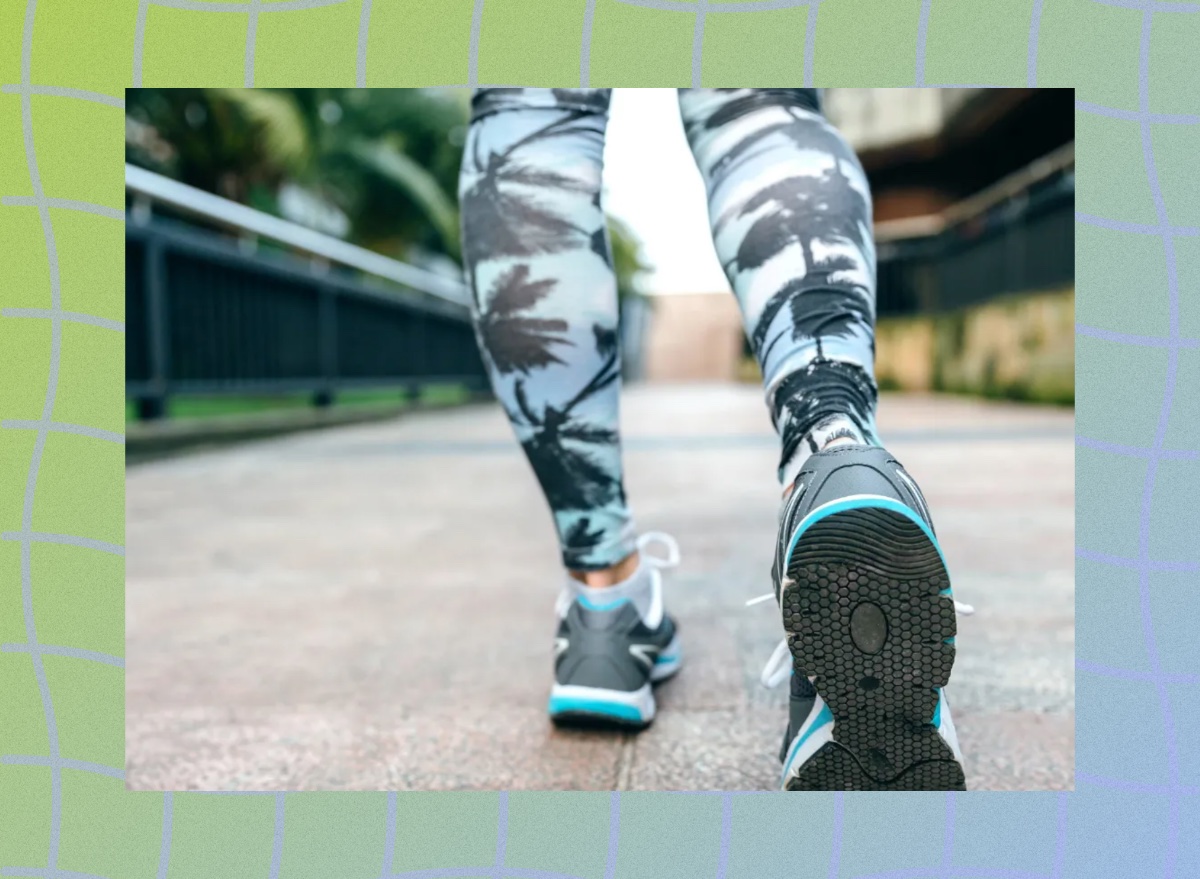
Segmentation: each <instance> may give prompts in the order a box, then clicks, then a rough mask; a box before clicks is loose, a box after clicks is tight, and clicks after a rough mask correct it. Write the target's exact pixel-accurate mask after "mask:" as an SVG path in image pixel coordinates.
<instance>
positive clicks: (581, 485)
mask: <svg viewBox="0 0 1200 879" xmlns="http://www.w3.org/2000/svg"><path fill="white" fill-rule="evenodd" d="M608 100H609V90H607V89H481V90H479V91H477V92H476V93H475V96H474V99H473V101H472V122H471V127H470V130H469V132H468V136H467V142H466V146H465V150H464V155H463V165H462V173H461V177H460V184H459V197H460V200H461V204H462V217H463V252H464V256H465V261H466V267H467V275H468V279H469V283H470V286H471V290H472V294H473V296H472V299H473V309H474V319H475V328H476V333H477V337H478V340H479V346H480V349H481V350H482V352H483V355H484V359H485V361H486V363H487V366H488V370H489V373H490V376H491V380H492V385H493V387H494V389H495V391H496V396H497V397H498V398H499V400H500V402H501V403H502V404H503V406H504V408H505V409H506V410H507V412H508V415H509V418H510V419H511V421H512V424H513V428H514V429H515V431H516V433H517V437H518V438H519V440H520V441H521V444H522V446H523V447H524V449H525V453H526V455H527V456H528V458H529V462H530V464H531V465H532V466H533V470H534V473H535V474H536V475H537V478H538V481H539V482H540V483H541V487H542V491H543V492H544V494H545V496H546V500H547V501H548V502H549V505H550V509H551V512H552V513H553V515H554V521H555V525H556V527H557V530H558V536H559V543H560V546H561V547H562V556H563V564H564V566H565V567H566V568H567V569H569V570H574V571H589V570H598V569H602V568H606V567H609V566H612V565H615V564H616V563H617V562H620V561H621V560H622V559H624V558H625V557H626V556H628V555H629V554H630V553H632V552H633V550H634V547H635V542H634V541H635V539H636V534H635V532H634V527H633V520H632V516H631V515H630V512H629V507H628V505H627V504H626V500H625V489H624V486H623V482H622V469H621V449H620V440H619V437H618V435H617V396H618V391H619V388H620V361H619V358H618V346H617V314H618V311H617V285H616V278H615V276H614V274H613V270H612V255H611V253H610V249H609V242H608V236H607V228H606V226H605V222H604V214H603V211H602V210H601V207H600V172H601V164H602V155H603V149H604V129H605V125H606V123H607V120H608Z"/></svg>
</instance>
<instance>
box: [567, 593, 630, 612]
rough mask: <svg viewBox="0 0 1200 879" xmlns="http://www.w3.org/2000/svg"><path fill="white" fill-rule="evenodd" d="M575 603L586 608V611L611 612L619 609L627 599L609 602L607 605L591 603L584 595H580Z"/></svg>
mask: <svg viewBox="0 0 1200 879" xmlns="http://www.w3.org/2000/svg"><path fill="white" fill-rule="evenodd" d="M577 601H578V602H579V603H580V604H582V605H583V606H584V607H586V608H587V609H588V610H613V609H615V608H618V607H620V606H621V605H622V604H625V603H627V602H628V601H629V599H628V598H618V599H617V600H616V601H610V602H608V603H607V604H605V603H602V602H597V601H592V599H590V598H588V597H587V596H586V595H580V596H579V598H578V599H577Z"/></svg>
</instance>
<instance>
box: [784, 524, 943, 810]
mask: <svg viewBox="0 0 1200 879" xmlns="http://www.w3.org/2000/svg"><path fill="white" fill-rule="evenodd" d="M949 586H950V578H949V575H948V573H947V572H946V568H945V565H944V563H943V561H942V557H941V554H940V553H939V552H938V549H937V547H936V546H935V545H934V543H933V542H932V540H930V538H929V537H928V536H927V535H926V533H925V532H924V531H923V530H922V529H921V527H920V526H919V525H918V524H917V523H916V522H914V521H912V520H911V519H909V518H907V517H906V516H904V515H903V514H902V513H899V512H896V511H894V510H889V509H883V508H879V507H870V506H864V507H859V508H854V509H849V510H843V511H840V512H837V513H834V514H832V515H829V516H827V517H825V518H823V519H820V520H819V521H817V522H814V523H813V524H812V525H810V526H809V527H808V528H807V530H805V531H804V533H803V534H801V536H800V538H799V540H798V541H797V543H796V546H795V547H794V548H793V550H792V553H791V556H790V558H789V559H788V565H787V582H785V584H784V589H783V594H782V599H781V605H782V608H783V622H784V628H785V629H786V630H787V633H788V644H789V646H790V648H791V651H792V657H793V659H794V664H795V668H796V673H797V674H802V673H803V674H806V675H807V676H809V677H810V678H812V679H813V686H814V687H816V690H817V692H818V693H819V694H820V696H821V698H822V699H823V700H824V701H825V703H826V705H828V706H829V710H830V713H831V714H832V715H833V719H834V727H833V739H832V741H830V742H828V743H826V744H825V745H824V746H822V748H821V750H819V751H818V752H817V753H816V754H815V755H813V756H812V757H811V758H810V759H809V760H808V761H806V762H805V764H804V765H803V766H802V767H801V768H800V770H799V772H798V774H797V775H796V776H793V777H791V778H789V779H788V780H787V785H786V787H787V789H788V790H965V789H966V785H965V779H964V776H963V770H962V767H961V765H960V764H959V763H958V761H957V760H956V759H955V757H954V753H953V751H951V749H950V747H949V745H947V744H946V742H945V740H943V739H942V737H941V736H940V735H939V734H938V732H937V729H936V728H935V727H934V726H933V724H932V722H931V720H932V718H933V715H934V710H935V709H936V707H937V703H938V688H941V687H944V686H945V685H946V683H947V682H948V681H949V679H950V670H951V667H952V666H953V664H954V644H953V642H952V640H950V639H953V637H954V635H955V631H956V618H955V613H954V600H953V599H952V598H951V597H950V594H949Z"/></svg>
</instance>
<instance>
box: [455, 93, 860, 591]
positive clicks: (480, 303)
mask: <svg viewBox="0 0 1200 879" xmlns="http://www.w3.org/2000/svg"><path fill="white" fill-rule="evenodd" d="M608 100H609V91H608V90H605V89H484V90H480V91H479V92H477V93H476V95H475V98H474V101H473V119H472V124H471V128H470V132H469V135H468V138H467V144H466V149H465V155H464V158H463V169H462V177H461V184H460V197H461V199H462V213H463V233H464V234H463V246H464V253H465V256H466V263H467V270H468V276H469V280H470V284H471V288H472V291H473V294H474V295H473V301H474V306H475V320H476V328H477V332H478V337H479V342H480V347H481V348H482V350H483V352H484V356H485V359H486V360H487V363H488V367H489V371H490V374H491V378H492V382H493V385H494V387H495V390H496V394H497V396H498V397H499V399H500V401H501V402H502V403H503V404H504V406H505V409H506V410H507V411H508V414H509V416H510V418H511V420H512V423H513V426H514V428H515V430H516V432H517V435H518V437H519V438H520V440H521V443H522V445H523V446H524V448H525V451H526V453H527V455H528V457H529V460H530V463H531V464H532V466H533V469H534V472H535V473H536V475H537V477H538V480H539V481H540V483H541V486H542V490H543V492H544V493H545V495H546V498H547V501H548V502H549V505H550V508H551V510H552V511H553V514H554V518H555V522H556V525H557V528H558V534H559V539H560V544H561V546H562V551H563V562H564V564H565V565H566V567H568V568H570V569H572V570H592V569H598V568H603V567H606V566H610V565H613V564H615V563H616V562H618V561H620V560H621V559H622V558H624V557H625V556H627V555H628V554H629V553H630V552H632V551H633V548H634V540H635V532H634V528H633V520H632V516H631V514H630V512H629V507H628V504H627V503H626V499H625V491H624V488H623V484H622V469H621V456H620V443H619V437H618V433H617V411H618V408H617V395H618V389H619V384H620V375H619V360H618V355H617V346H616V338H617V337H616V329H617V296H616V282H615V278H614V276H613V272H612V268H611V264H612V259H611V254H610V252H609V247H608V241H607V236H606V232H605V226H604V216H603V212H602V210H601V207H600V185H601V166H602V153H603V145H604V131H605V125H606V122H607V111H608ZM679 101H680V108H681V111H682V114H683V119H684V125H685V129H686V131H687V135H688V140H689V143H690V144H691V147H692V150H693V153H694V154H695V157H696V161H697V164H698V165H699V168H700V171H701V174H702V176H703V178H704V181H705V184H706V186H707V188H708V193H709V210H710V215H711V220H712V227H713V237H714V242H715V244H716V248H717V253H718V256H719V257H720V259H721V262H722V264H723V265H724V267H725V270H726V272H727V274H728V276H729V279H730V283H731V284H732V286H733V289H734V292H735V294H736V295H737V298H738V302H739V304H740V307H741V310H742V314H743V317H744V320H745V327H746V334H747V336H748V337H749V338H750V339H751V341H752V342H753V345H754V350H755V352H756V355H757V357H758V360H759V363H760V364H761V366H762V371H763V375H764V380H765V385H766V393H767V400H768V404H769V407H770V411H771V414H772V418H773V420H774V423H775V426H776V428H777V430H778V431H779V433H780V436H781V439H782V444H783V454H782V457H781V462H780V470H779V475H780V478H781V480H782V481H783V482H784V484H785V485H786V484H789V483H790V481H791V477H793V476H794V475H795V473H796V472H798V470H799V467H800V465H801V463H802V462H803V460H804V458H805V457H807V455H808V454H809V453H810V452H812V451H816V450H817V449H818V448H819V447H820V446H822V445H823V444H824V443H825V442H827V441H828V440H829V439H830V437H833V436H837V435H838V434H840V433H844V434H850V435H853V436H855V437H857V438H859V439H862V440H866V441H868V442H876V439H875V429H874V407H875V398H876V390H875V382H874V379H873V376H872V363H873V351H874V341H873V338H874V337H873V331H872V324H873V318H874V270H875V268H874V250H873V247H872V244H871V233H870V193H869V191H868V189H867V182H866V178H865V177H864V175H863V172H862V169H861V167H860V166H859V164H858V160H857V159H856V157H855V155H854V152H853V150H852V149H851V148H850V147H849V145H848V144H847V143H846V142H845V141H844V140H843V139H842V138H841V136H840V135H839V134H838V133H837V131H836V130H835V129H833V128H832V127H831V126H830V125H829V124H828V123H827V122H826V121H825V120H824V118H823V117H822V116H821V115H820V113H819V110H818V106H817V98H816V93H815V91H813V90H808V89H777V90H770V89H766V90H754V89H683V90H681V91H680V96H679Z"/></svg>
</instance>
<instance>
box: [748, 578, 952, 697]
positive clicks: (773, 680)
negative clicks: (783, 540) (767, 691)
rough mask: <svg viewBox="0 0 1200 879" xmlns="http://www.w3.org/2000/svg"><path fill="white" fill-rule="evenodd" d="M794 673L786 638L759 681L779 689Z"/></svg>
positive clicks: (760, 599)
mask: <svg viewBox="0 0 1200 879" xmlns="http://www.w3.org/2000/svg"><path fill="white" fill-rule="evenodd" d="M774 597H775V593H774V592H768V593H767V594H766V595H759V596H758V597H757V598H751V599H750V600H749V601H747V602H746V606H747V607H749V606H750V605H752V604H760V603H762V602H763V601H766V600H767V599H768V598H774ZM954 610H955V612H957V613H960V614H962V615H963V616H970V615H971V614H973V613H975V608H974V607H972V606H971V605H969V604H967V603H965V602H962V601H955V602H954ZM791 673H792V651H791V650H790V649H789V648H788V642H787V638H784V639H783V640H782V641H780V642H779V643H778V644H776V645H775V650H774V652H773V653H772V654H771V658H770V659H768V660H767V664H766V665H764V666H763V670H762V674H761V675H760V676H759V680H760V681H761V682H762V685H763V686H764V687H768V688H770V687H777V686H779V685H780V684H781V683H783V682H784V681H785V680H787V678H788V676H789V675H790V674H791Z"/></svg>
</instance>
